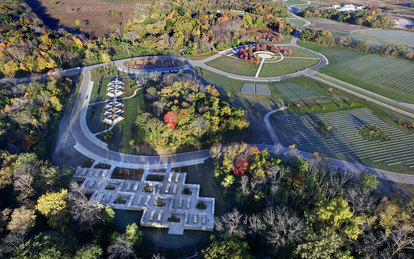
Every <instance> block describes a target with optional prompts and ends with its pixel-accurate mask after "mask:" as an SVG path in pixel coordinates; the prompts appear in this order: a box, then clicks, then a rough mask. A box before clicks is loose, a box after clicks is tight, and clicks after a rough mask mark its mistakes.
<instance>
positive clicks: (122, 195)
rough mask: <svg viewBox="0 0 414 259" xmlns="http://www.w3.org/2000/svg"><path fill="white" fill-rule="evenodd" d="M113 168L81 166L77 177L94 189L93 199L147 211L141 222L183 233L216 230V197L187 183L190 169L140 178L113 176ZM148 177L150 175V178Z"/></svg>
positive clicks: (124, 208) (90, 191)
mask: <svg viewBox="0 0 414 259" xmlns="http://www.w3.org/2000/svg"><path fill="white" fill-rule="evenodd" d="M112 171H113V168H111V169H94V168H78V169H77V170H76V172H75V175H74V178H75V179H76V180H78V181H83V183H82V188H83V189H85V190H86V191H87V192H89V193H91V194H92V195H91V197H90V201H91V202H98V203H100V204H103V205H109V206H111V207H112V208H115V209H121V210H139V211H143V214H142V217H141V221H140V224H141V226H147V227H157V228H168V229H169V231H168V233H169V234H174V235H182V234H183V233H184V229H187V230H205V231H212V230H213V228H214V202H215V200H214V198H205V197H199V192H200V185H195V184H186V183H185V179H186V176H187V173H178V172H172V171H171V168H167V170H166V172H161V173H160V172H151V171H149V170H148V169H146V170H145V171H144V173H143V176H142V179H141V180H140V181H134V180H122V179H112V178H111V175H112ZM147 178H148V179H147Z"/></svg>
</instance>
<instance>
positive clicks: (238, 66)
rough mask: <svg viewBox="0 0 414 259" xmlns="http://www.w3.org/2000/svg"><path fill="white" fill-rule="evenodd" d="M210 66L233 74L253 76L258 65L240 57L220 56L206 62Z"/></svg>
mask: <svg viewBox="0 0 414 259" xmlns="http://www.w3.org/2000/svg"><path fill="white" fill-rule="evenodd" d="M206 65H208V66H210V67H214V68H217V69H220V70H222V71H225V72H229V73H232V74H235V75H244V76H254V75H255V74H256V71H257V69H258V67H259V65H256V64H255V63H253V64H250V63H249V62H244V61H242V60H240V59H236V58H231V57H227V56H222V57H219V58H216V59H214V60H212V61H209V62H207V63H206Z"/></svg>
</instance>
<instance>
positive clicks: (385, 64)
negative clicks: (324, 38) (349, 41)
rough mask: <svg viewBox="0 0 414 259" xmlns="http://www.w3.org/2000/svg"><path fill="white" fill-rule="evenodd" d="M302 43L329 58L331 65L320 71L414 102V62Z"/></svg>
mask: <svg viewBox="0 0 414 259" xmlns="http://www.w3.org/2000/svg"><path fill="white" fill-rule="evenodd" d="M300 45H302V46H304V47H308V48H310V49H313V50H315V51H318V52H320V53H322V54H324V55H325V56H326V57H327V58H328V59H329V65H328V66H326V67H323V68H321V69H320V72H322V73H325V74H327V75H329V76H332V77H335V78H337V79H340V80H343V81H345V82H348V83H350V84H354V85H356V86H358V87H361V88H364V89H366V90H369V91H372V92H374V93H377V94H380V95H383V96H385V97H388V98H391V99H394V100H397V101H401V102H407V103H414V73H413V71H414V63H413V62H410V61H408V60H403V59H398V58H391V57H383V56H378V55H373V54H365V53H361V52H358V51H354V50H350V49H344V48H325V47H320V46H317V45H315V44H312V43H305V42H301V43H300Z"/></svg>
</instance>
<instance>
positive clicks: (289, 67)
mask: <svg viewBox="0 0 414 259" xmlns="http://www.w3.org/2000/svg"><path fill="white" fill-rule="evenodd" d="M318 63H319V59H289V60H288V61H286V59H284V60H283V61H281V62H278V63H271V64H266V63H265V64H263V67H262V70H261V71H260V74H259V77H270V76H281V75H286V74H290V73H295V72H298V71H301V70H304V69H306V68H308V67H312V66H314V65H317V64H318Z"/></svg>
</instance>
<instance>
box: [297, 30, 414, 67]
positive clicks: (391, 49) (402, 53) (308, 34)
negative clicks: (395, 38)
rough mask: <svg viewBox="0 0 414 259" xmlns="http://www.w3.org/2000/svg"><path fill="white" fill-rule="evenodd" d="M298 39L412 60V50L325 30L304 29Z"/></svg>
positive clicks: (413, 57) (413, 51) (413, 55)
mask: <svg viewBox="0 0 414 259" xmlns="http://www.w3.org/2000/svg"><path fill="white" fill-rule="evenodd" d="M299 38H300V39H301V40H303V41H309V42H314V43H317V44H319V45H322V46H329V47H341V48H344V47H345V48H351V49H355V50H358V51H361V52H364V53H373V54H378V55H384V56H393V57H399V58H405V59H408V60H413V59H414V50H413V49H411V48H408V47H406V46H403V45H391V44H384V45H377V44H371V43H370V42H369V41H364V40H354V39H351V38H350V37H349V36H333V35H332V32H330V31H325V30H314V29H308V28H305V29H303V30H302V32H301V33H300V36H299Z"/></svg>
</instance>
